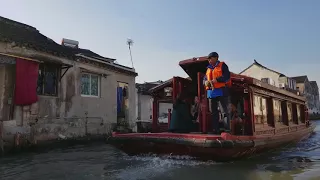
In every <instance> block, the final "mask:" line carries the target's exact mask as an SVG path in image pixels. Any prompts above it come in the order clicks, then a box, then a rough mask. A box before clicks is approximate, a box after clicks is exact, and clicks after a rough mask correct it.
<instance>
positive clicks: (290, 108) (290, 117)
mask: <svg viewBox="0 0 320 180" xmlns="http://www.w3.org/2000/svg"><path fill="white" fill-rule="evenodd" d="M287 111H288V122H289V123H292V122H293V113H292V104H291V103H289V102H288V103H287Z"/></svg>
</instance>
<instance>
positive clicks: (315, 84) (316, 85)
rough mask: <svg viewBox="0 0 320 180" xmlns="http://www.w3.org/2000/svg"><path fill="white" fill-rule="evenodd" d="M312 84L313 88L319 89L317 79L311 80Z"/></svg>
mask: <svg viewBox="0 0 320 180" xmlns="http://www.w3.org/2000/svg"><path fill="white" fill-rule="evenodd" d="M310 84H311V86H312V87H313V88H315V89H318V84H317V81H310Z"/></svg>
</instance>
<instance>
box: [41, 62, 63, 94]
mask: <svg viewBox="0 0 320 180" xmlns="http://www.w3.org/2000/svg"><path fill="white" fill-rule="evenodd" d="M48 66H50V67H51V68H52V67H54V68H55V73H56V80H55V93H54V94H46V93H45V92H44V89H45V83H44V82H45V76H42V78H41V79H42V87H41V93H39V92H38V87H39V84H38V83H39V79H40V77H41V76H40V74H39V71H40V70H41V71H43V72H41V74H43V73H44V72H46V68H47V67H48ZM60 70H61V67H60V66H59V65H57V64H53V63H40V64H39V68H38V79H37V95H38V96H50V97H57V96H58V94H59V92H58V90H59V79H60Z"/></svg>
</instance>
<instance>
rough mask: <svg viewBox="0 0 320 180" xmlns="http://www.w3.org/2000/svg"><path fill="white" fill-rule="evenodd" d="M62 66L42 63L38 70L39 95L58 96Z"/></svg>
mask: <svg viewBox="0 0 320 180" xmlns="http://www.w3.org/2000/svg"><path fill="white" fill-rule="evenodd" d="M59 69H60V67H59V66H57V65H52V64H40V65H39V71H38V87H37V93H38V95H47V96H56V95H57V91H58V76H59V73H58V72H59Z"/></svg>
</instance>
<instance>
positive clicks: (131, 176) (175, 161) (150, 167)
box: [108, 154, 218, 180]
mask: <svg viewBox="0 0 320 180" xmlns="http://www.w3.org/2000/svg"><path fill="white" fill-rule="evenodd" d="M121 161H126V162H128V165H127V166H126V167H125V168H123V169H119V170H117V171H116V172H115V171H113V172H110V174H109V176H108V177H110V175H111V176H112V177H111V178H112V179H114V180H144V179H151V178H152V179H154V178H159V179H170V176H171V173H170V171H172V170H175V171H176V170H177V169H179V168H182V167H197V166H209V165H214V164H218V163H215V162H212V161H206V162H203V161H197V160H195V159H194V158H192V157H189V156H170V155H166V156H156V155H153V154H145V155H139V156H123V158H122V159H121Z"/></svg>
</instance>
